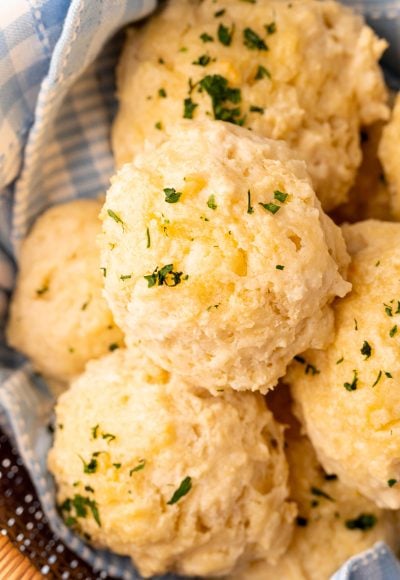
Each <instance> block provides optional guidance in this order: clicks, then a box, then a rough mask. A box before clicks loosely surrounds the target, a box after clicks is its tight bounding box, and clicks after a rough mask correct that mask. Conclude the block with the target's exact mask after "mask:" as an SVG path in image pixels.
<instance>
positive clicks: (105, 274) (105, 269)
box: [100, 268, 107, 278]
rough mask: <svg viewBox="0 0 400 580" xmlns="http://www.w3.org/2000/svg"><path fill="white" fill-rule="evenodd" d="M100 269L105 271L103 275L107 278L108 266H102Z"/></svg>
mask: <svg viewBox="0 0 400 580" xmlns="http://www.w3.org/2000/svg"><path fill="white" fill-rule="evenodd" d="M100 270H101V271H102V272H103V276H104V278H105V277H106V276H107V268H100Z"/></svg>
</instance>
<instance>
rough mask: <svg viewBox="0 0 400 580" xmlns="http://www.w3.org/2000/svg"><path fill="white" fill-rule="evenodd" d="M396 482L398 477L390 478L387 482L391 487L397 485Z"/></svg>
mask: <svg viewBox="0 0 400 580" xmlns="http://www.w3.org/2000/svg"><path fill="white" fill-rule="evenodd" d="M396 483H397V479H388V482H387V484H388V486H389V487H393V486H394V485H396Z"/></svg>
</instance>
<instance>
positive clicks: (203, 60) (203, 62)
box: [192, 54, 211, 66]
mask: <svg viewBox="0 0 400 580" xmlns="http://www.w3.org/2000/svg"><path fill="white" fill-rule="evenodd" d="M210 61H211V57H210V56H208V54H202V55H201V56H199V58H198V59H197V60H194V61H193V62H192V64H196V65H197V66H207V65H208V64H209V63H210Z"/></svg>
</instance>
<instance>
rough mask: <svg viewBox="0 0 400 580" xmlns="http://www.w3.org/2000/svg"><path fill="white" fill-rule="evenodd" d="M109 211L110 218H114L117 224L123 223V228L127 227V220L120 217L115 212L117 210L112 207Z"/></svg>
mask: <svg viewBox="0 0 400 580" xmlns="http://www.w3.org/2000/svg"><path fill="white" fill-rule="evenodd" d="M107 213H108V215H109V216H110V218H111V219H113V220H114V221H115V222H116V223H117V224H121V226H122V230H124V229H125V222H124V221H123V220H122V219H121V218H120V217H119V215H118V214H117V213H115V211H113V210H112V209H108V210H107Z"/></svg>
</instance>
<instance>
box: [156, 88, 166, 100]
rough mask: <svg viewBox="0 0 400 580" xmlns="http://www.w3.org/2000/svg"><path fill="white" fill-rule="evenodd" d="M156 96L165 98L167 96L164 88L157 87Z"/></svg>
mask: <svg viewBox="0 0 400 580" xmlns="http://www.w3.org/2000/svg"><path fill="white" fill-rule="evenodd" d="M158 96H159V97H161V98H162V99H165V98H166V96H167V91H166V90H165V89H162V88H161V89H159V90H158Z"/></svg>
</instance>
